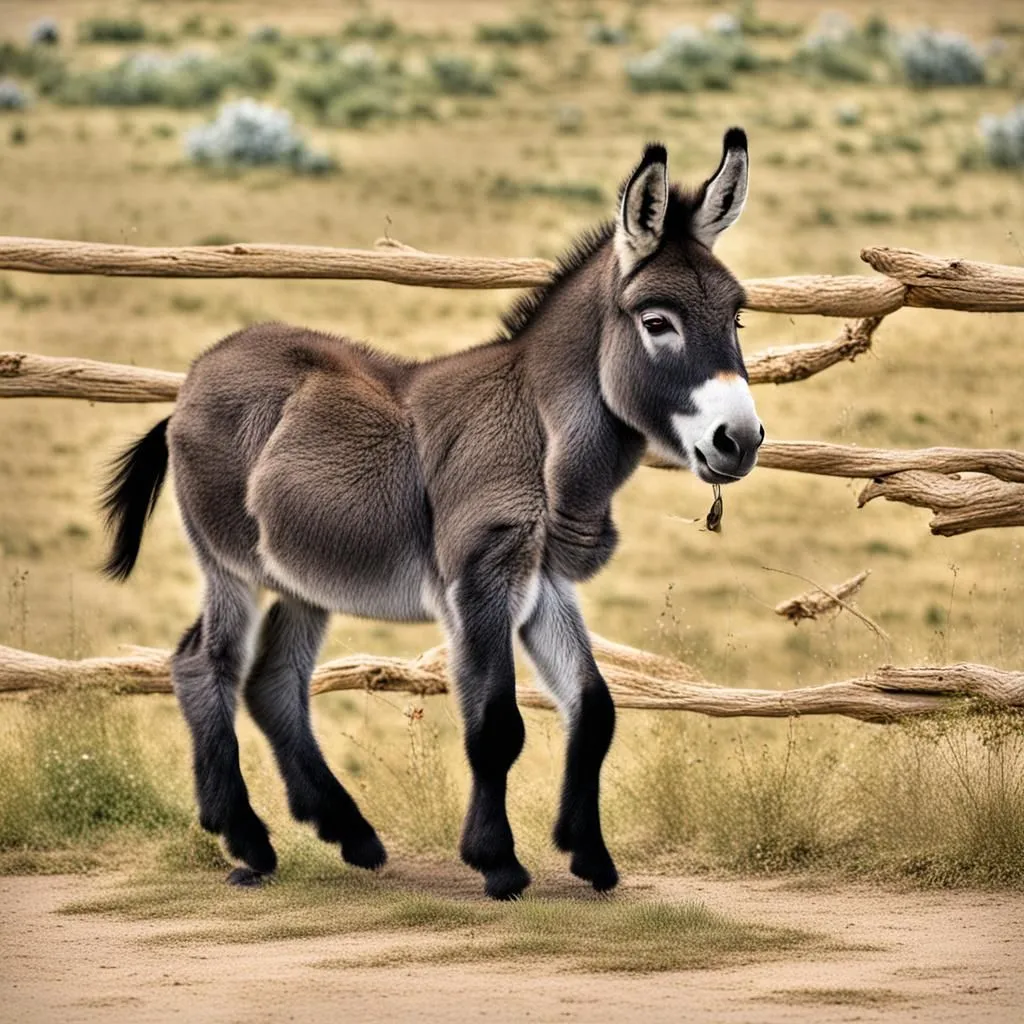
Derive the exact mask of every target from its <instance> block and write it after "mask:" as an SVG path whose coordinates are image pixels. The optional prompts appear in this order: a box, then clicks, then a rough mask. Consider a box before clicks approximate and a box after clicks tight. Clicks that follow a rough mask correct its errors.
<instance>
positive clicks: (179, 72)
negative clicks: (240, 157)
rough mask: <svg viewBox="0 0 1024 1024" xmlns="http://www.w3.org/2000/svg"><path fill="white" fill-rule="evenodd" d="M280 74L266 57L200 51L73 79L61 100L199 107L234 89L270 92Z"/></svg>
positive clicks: (146, 58) (138, 57)
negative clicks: (266, 90) (234, 87)
mask: <svg viewBox="0 0 1024 1024" xmlns="http://www.w3.org/2000/svg"><path fill="white" fill-rule="evenodd" d="M275 79H276V72H275V69H274V65H273V63H272V62H271V61H270V60H269V59H268V58H267V57H266V56H265V55H263V54H259V53H252V52H246V53H243V54H241V55H240V56H238V57H236V58H230V57H213V56H207V55H206V54H202V53H197V52H194V51H184V52H182V53H177V54H171V55H167V56H165V55H163V54H158V53H134V54H131V55H129V56H127V57H125V58H124V59H123V60H121V61H119V62H118V63H117V64H115V65H113V66H112V67H107V68H100V69H98V70H95V71H85V72H81V73H79V74H77V75H70V76H68V77H67V78H66V79H65V80H64V81H63V82H62V83H61V85H60V87H59V89H58V91H57V98H58V100H60V101H61V102H63V103H67V104H72V105H90V104H91V105H98V106H114V107H136V106H165V107H178V108H182V109H184V108H188V107H198V106H203V105H204V104H207V103H213V102H214V101H216V100H218V99H220V97H221V95H222V93H223V92H224V90H225V89H226V88H228V87H229V86H237V87H239V88H242V89H247V90H259V91H262V90H265V89H268V88H269V87H270V86H271V85H273V83H274V81H275Z"/></svg>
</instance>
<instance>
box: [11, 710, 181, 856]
mask: <svg viewBox="0 0 1024 1024" xmlns="http://www.w3.org/2000/svg"><path fill="white" fill-rule="evenodd" d="M12 731H13V735H11V736H10V737H8V739H9V742H5V743H4V744H3V745H2V746H0V776H2V777H3V779H4V785H3V787H0V850H12V849H18V848H24V849H30V850H46V849H54V848H59V847H61V846H64V845H66V844H70V843H75V842H88V841H95V840H96V839H99V838H104V837H107V836H109V835H111V834H113V833H117V832H125V831H129V832H135V833H140V832H142V833H147V832H149V833H152V832H156V831H159V830H162V829H166V828H169V827H178V828H183V827H184V826H185V825H186V823H187V821H188V817H187V814H186V813H185V811H184V810H183V809H182V807H181V806H180V805H179V804H178V803H177V801H176V800H175V798H174V796H172V795H171V794H170V793H168V792H166V791H165V790H164V789H163V788H161V786H160V785H159V783H158V781H157V776H156V773H155V771H154V768H153V766H152V765H151V764H150V763H149V762H148V760H147V758H146V756H145V755H144V753H143V748H142V744H141V740H140V737H139V734H138V726H137V724H136V721H135V719H134V718H133V717H132V714H131V709H130V708H128V707H125V706H123V705H119V704H118V703H117V699H116V698H110V697H102V696H98V695H94V694H71V695H62V696H59V697H53V698H47V699H44V700H39V701H36V702H34V703H33V704H32V705H30V706H29V707H28V708H27V709H26V712H25V715H24V716H23V718H22V720H21V721H20V723H19V725H18V726H17V727H15V728H14V729H13V730H12Z"/></svg>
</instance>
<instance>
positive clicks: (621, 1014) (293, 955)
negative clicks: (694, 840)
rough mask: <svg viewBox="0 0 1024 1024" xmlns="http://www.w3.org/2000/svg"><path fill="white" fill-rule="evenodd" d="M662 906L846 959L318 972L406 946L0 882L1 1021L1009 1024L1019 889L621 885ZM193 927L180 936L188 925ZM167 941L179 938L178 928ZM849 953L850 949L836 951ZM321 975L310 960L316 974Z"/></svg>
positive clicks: (55, 884) (65, 887) (1021, 945)
mask: <svg viewBox="0 0 1024 1024" xmlns="http://www.w3.org/2000/svg"><path fill="white" fill-rule="evenodd" d="M627 884H629V885H631V886H642V887H644V888H645V889H647V890H648V891H649V890H652V889H653V890H654V891H655V892H657V894H658V895H660V896H663V897H665V898H669V899H673V898H675V899H684V898H686V899H693V898H698V899H701V900H704V901H706V902H707V904H708V905H709V906H711V907H713V908H715V909H718V910H722V911H724V912H727V913H729V914H732V915H735V916H739V917H744V918H748V919H756V920H760V921H764V922H767V923H774V924H780V925H793V926H799V927H801V928H806V929H811V930H814V931H817V932H822V933H825V934H826V935H828V936H830V937H832V938H833V939H835V940H836V941H837V942H838V943H842V944H843V945H844V946H845V947H848V948H846V949H844V950H843V951H833V952H815V953H812V954H810V955H806V954H803V955H800V954H797V955H796V957H795V958H794V959H792V960H783V961H778V962H774V963H769V964H763V963H762V964H752V965H746V966H739V967H729V968H723V969H719V970H697V971H688V972H681V973H676V974H655V975H646V976H634V975H592V974H579V973H572V972H565V971H559V972H551V971H546V970H545V968H544V966H543V965H542V964H535V965H532V966H524V965H521V964H516V965H508V964H501V963H495V964H475V965H453V966H448V965H443V966H415V967H402V966H395V967H380V968H372V969H362V968H359V967H341V968H337V967H335V968H333V969H330V968H329V969H325V968H324V966H323V964H324V961H329V960H332V959H337V958H339V957H340V958H342V959H344V960H351V959H354V958H358V956H359V954H360V953H361V952H362V950H364V949H365V950H366V952H367V954H370V953H373V954H380V953H381V952H382V951H384V950H386V949H387V947H388V945H390V944H393V943H397V942H399V941H401V942H402V943H403V944H404V946H406V947H408V944H409V941H408V940H409V936H408V935H407V934H406V935H403V936H395V935H386V936H367V935H365V934H364V935H358V936H354V937H352V938H347V937H346V936H345V926H344V921H339V922H338V935H337V937H335V938H328V939H312V940H310V939H303V940H291V941H282V942H263V943H259V944H239V945H218V944H204V943H201V942H197V941H195V940H194V939H190V940H189V941H188V943H187V944H185V943H182V945H181V947H180V948H179V947H176V946H173V945H170V946H169V945H167V944H166V943H161V944H159V945H156V944H147V943H146V942H145V941H144V940H145V939H147V938H148V937H153V936H155V935H167V933H168V932H169V931H170V930H171V929H170V928H169V926H168V924H167V922H146V923H138V922H132V923H124V922H121V921H115V920H111V919H107V918H102V917H95V916H64V915H60V914H59V913H57V911H58V909H59V908H60V907H61V906H62V905H64V904H66V903H67V902H68V901H70V900H72V899H80V898H83V897H88V896H91V895H95V894H96V893H97V892H99V891H102V890H103V889H104V888H105V887H106V886H108V885H109V880H107V881H101V880H96V879H87V878H86V879H83V878H77V877H76V878H70V877H60V878H56V877H29V878H26V877H17V878H3V879H0V905H2V906H3V917H2V920H0V954H2V955H0V1020H3V1021H8V1022H11V1024H14V1022H22V1021H26V1022H28V1021H31V1022H50V1021H54V1022H56V1021H60V1022H61V1024H73V1022H76V1021H99V1020H102V1021H104V1022H107V1024H119V1022H122V1021H131V1022H132V1024H144V1022H148V1021H164V1020H187V1021H196V1022H235V1021H239V1022H241V1021H244V1022H246V1024H257V1022H262V1021H268V1022H269V1021H274V1022H276V1021H291V1020H302V1021H304V1022H317V1021H328V1020H329V1021H332V1022H333V1021H337V1020H343V1021H346V1022H352V1024H358V1022H362V1021H381V1020H387V1021H407V1020H408V1021H413V1020H415V1021H417V1022H418V1024H426V1022H448V1021H463V1020H476V1019H486V1020H488V1021H489V1022H503V1021H523V1020H537V1021H565V1020H579V1021H586V1022H588V1024H599V1022H606V1021H639V1020H642V1021H643V1022H644V1024H658V1022H661V1021H672V1022H679V1021H695V1020H701V1021H703V1020H707V1021H715V1022H757V1024H774V1022H782V1021H787V1022H788V1021H796V1022H799V1021H814V1022H821V1021H862V1020H866V1021H872V1020H884V1021H886V1022H889V1021H893V1022H902V1021H929V1022H931V1021H971V1022H982V1021H1020V1020H1021V1019H1022V1017H1024V970H1022V964H1024V896H1022V895H1020V894H1007V893H977V892H953V893H947V892H943V893H920V892H894V891H882V892H880V891H876V890H870V889H867V888H862V887H841V888H836V887H827V888H817V889H807V888H794V887H792V886H791V885H790V886H787V885H785V884H780V883H778V882H777V881H776V882H769V881H721V880H708V879H704V878H643V879H637V878H634V879H632V880H631V881H630V882H628V883H627ZM193 926H194V923H193V925H189V926H188V927H193ZM174 930H175V931H176V930H177V929H174ZM849 947H853V948H849ZM318 965H319V966H318Z"/></svg>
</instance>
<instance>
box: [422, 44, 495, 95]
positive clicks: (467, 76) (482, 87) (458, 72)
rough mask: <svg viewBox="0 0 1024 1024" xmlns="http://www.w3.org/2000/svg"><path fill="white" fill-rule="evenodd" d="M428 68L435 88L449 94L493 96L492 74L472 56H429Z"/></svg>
mask: <svg viewBox="0 0 1024 1024" xmlns="http://www.w3.org/2000/svg"><path fill="white" fill-rule="evenodd" d="M428 66H429V69H430V74H431V77H432V78H433V81H434V84H435V85H436V86H437V88H438V89H439V90H440V91H441V92H443V93H447V94H448V95H450V96H493V95H494V93H495V92H496V91H497V87H496V86H495V83H494V75H493V74H492V73H491V72H488V71H486V70H485V69H484V68H482V67H481V66H480V65H479V64H478V63H477V62H476V61H475V60H473V58H472V57H462V56H459V55H458V54H452V53H442V54H437V55H435V56H433V57H431V58H430V62H429V65H428Z"/></svg>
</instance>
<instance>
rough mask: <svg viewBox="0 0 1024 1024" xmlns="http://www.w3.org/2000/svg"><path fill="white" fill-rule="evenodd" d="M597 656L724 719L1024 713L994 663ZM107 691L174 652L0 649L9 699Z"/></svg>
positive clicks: (651, 698)
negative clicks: (754, 672)
mask: <svg viewBox="0 0 1024 1024" xmlns="http://www.w3.org/2000/svg"><path fill="white" fill-rule="evenodd" d="M592 641H593V644H594V653H595V655H596V656H597V659H598V663H599V664H600V665H601V669H602V671H603V673H604V675H605V678H606V679H607V681H608V685H609V688H610V689H611V692H612V696H613V698H614V700H615V703H616V705H617V706H618V707H620V708H636V709H645V710H660V711H691V712H696V713H698V714H702V715H708V716H711V717H715V718H735V717H757V718H792V717H797V716H802V715H842V716H845V717H847V718H854V719H857V720H859V721H862V722H877V723H887V722H894V721H897V720H899V719H901V718H907V717H911V716H915V715H928V714H934V713H936V712H939V711H944V710H949V709H951V708H954V707H957V706H963V705H964V704H965V702H970V701H974V702H978V703H982V704H984V706H985V707H986V708H1002V709H1021V708H1024V672H1010V671H1006V670H1003V669H997V668H992V667H989V666H987V665H972V664H958V665H947V666H943V667H916V668H913V667H912V668H897V667H894V666H891V665H886V666H883V667H881V668H879V669H877V670H876V671H874V672H871V673H869V674H868V675H865V676H859V677H857V678H854V679H846V680H843V681H841V682H836V683H826V684H825V685H823V686H808V687H803V688H800V689H794V690H755V689H733V688H731V687H723V686H711V685H709V684H707V683H705V682H704V681H703V680H702V678H701V677H700V674H699V673H698V672H696V671H695V670H694V669H692V668H691V667H690V666H688V665H684V664H683V663H682V662H677V661H674V660H673V659H671V658H666V657H662V656H660V655H655V654H650V653H648V652H647V651H641V650H637V649H636V648H632V647H625V646H623V645H622V644H616V643H612V642H611V641H608V640H604V639H602V638H601V637H596V636H594V637H592ZM447 670H448V659H447V651H446V649H445V648H444V647H435V648H432V649H431V650H429V651H427V652H425V653H424V654H421V655H420V656H419V657H417V658H408V659H406V658H394V657H378V656H374V655H366V654H360V655H353V656H351V657H347V658H339V659H337V660H335V661H329V662H327V663H325V664H323V665H321V666H319V667H318V668H317V669H316V671H315V672H314V674H313V681H312V693H313V694H314V695H316V694H322V693H334V692H338V691H359V690H362V691H367V692H371V693H408V694H412V695H414V696H418V697H426V696H435V695H439V694H444V693H448V692H449V688H448V671H447ZM75 690H98V691H101V692H108V693H117V694H157V693H171V692H172V686H171V674H170V653H169V652H168V651H163V650H154V649H152V648H134V649H133V651H132V652H131V653H130V654H126V655H124V656H122V657H118V658H87V659H84V660H81V661H72V660H63V659H60V658H50V657H46V656H44V655H40V654H31V653H29V652H28V651H20V650H17V649H15V648H12V647H2V646H0V694H6V695H18V694H31V693H38V692H44V693H57V692H68V691H75ZM517 699H518V701H519V703H520V705H522V706H524V707H532V708H545V709H551V708H552V707H553V705H552V704H551V702H550V701H549V700H548V698H547V697H545V696H544V695H543V694H541V693H540V692H538V691H537V690H534V689H527V688H522V689H520V690H519V691H518V693H517Z"/></svg>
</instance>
